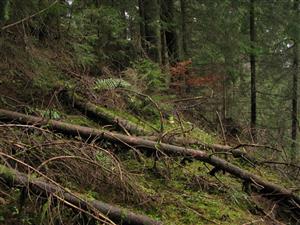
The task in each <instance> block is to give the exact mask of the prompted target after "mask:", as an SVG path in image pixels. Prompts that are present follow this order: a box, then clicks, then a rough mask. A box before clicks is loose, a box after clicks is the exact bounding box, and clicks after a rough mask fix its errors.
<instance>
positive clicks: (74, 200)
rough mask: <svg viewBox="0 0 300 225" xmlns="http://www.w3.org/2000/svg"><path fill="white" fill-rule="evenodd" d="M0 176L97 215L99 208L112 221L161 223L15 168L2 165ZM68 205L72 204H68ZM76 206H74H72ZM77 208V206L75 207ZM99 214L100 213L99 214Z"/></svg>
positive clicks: (144, 224)
mask: <svg viewBox="0 0 300 225" xmlns="http://www.w3.org/2000/svg"><path fill="white" fill-rule="evenodd" d="M0 177H1V178H3V179H4V180H5V181H6V182H7V183H8V184H9V185H10V186H13V187H15V186H16V187H20V186H21V187H25V188H29V189H30V190H31V191H32V192H33V193H34V194H36V195H38V196H39V197H40V196H41V195H42V196H47V197H48V196H50V195H51V197H53V198H55V199H56V200H58V201H61V199H63V201H62V203H65V202H66V201H67V202H68V203H70V204H72V205H74V206H75V207H78V208H80V209H84V210H87V211H88V212H89V213H92V214H94V215H97V214H98V213H97V212H95V209H96V210H99V211H100V212H101V213H102V214H104V215H106V216H107V217H108V218H109V219H111V220H112V221H114V222H116V223H118V224H123V225H125V224H126V225H159V224H161V223H160V222H158V221H155V220H152V219H150V218H149V217H147V216H143V215H138V214H135V213H132V212H130V211H126V210H125V209H121V208H118V207H116V206H113V205H109V204H107V203H104V202H101V201H97V200H82V198H78V197H77V196H75V195H73V194H71V193H69V192H66V191H65V190H63V189H62V188H60V187H58V186H55V185H53V184H50V183H47V182H44V181H42V180H40V179H37V178H33V177H29V175H27V174H24V173H20V172H19V171H16V170H14V169H10V168H8V167H6V166H3V165H0ZM66 206H70V205H69V204H66ZM72 208H74V207H72ZM75 209H76V208H75ZM97 216H98V215H97Z"/></svg>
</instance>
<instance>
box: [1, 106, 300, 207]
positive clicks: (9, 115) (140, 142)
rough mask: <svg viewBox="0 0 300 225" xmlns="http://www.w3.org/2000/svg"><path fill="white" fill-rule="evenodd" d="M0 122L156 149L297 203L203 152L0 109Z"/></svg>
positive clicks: (287, 194) (275, 187) (276, 188)
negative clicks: (193, 161) (218, 171)
mask: <svg viewBox="0 0 300 225" xmlns="http://www.w3.org/2000/svg"><path fill="white" fill-rule="evenodd" d="M0 120H2V121H5V120H6V121H7V120H8V121H17V122H20V123H25V124H33V125H35V126H42V125H47V126H48V127H49V128H50V129H52V130H57V131H59V132H62V133H64V134H68V135H75V136H77V135H80V136H81V137H83V138H88V139H91V138H94V139H99V138H100V139H101V138H104V139H107V140H110V141H114V142H119V143H120V144H122V143H126V144H128V145H132V146H135V147H140V148H141V147H142V148H144V149H148V150H150V151H153V152H157V150H158V149H159V150H160V151H161V152H163V153H165V154H168V155H175V156H182V157H189V158H191V159H195V160H199V161H202V162H206V163H208V164H210V165H212V166H214V167H215V170H223V171H226V172H228V173H230V174H232V175H234V176H236V177H237V178H240V179H242V180H244V182H246V183H251V184H253V185H256V186H257V188H258V189H259V192H260V193H266V194H267V196H268V197H272V196H273V197H275V198H282V199H285V200H291V201H294V202H296V203H297V204H300V197H299V196H297V195H295V194H294V193H293V192H292V191H291V190H289V189H286V188H284V187H282V186H279V185H277V184H273V183H271V182H268V181H265V180H264V179H263V178H261V177H259V176H257V175H255V174H252V173H250V172H248V171H246V170H243V169H241V168H239V167H237V166H235V165H233V164H231V163H229V162H227V161H226V160H223V159H221V158H219V157H216V156H214V155H211V154H209V153H207V152H204V151H200V150H194V149H189V148H185V147H179V146H175V145H170V144H165V143H158V142H155V141H149V140H146V139H142V138H139V137H133V136H125V135H122V134H118V133H113V132H106V131H101V130H97V129H93V128H89V127H83V126H78V125H72V124H68V123H63V122H60V121H55V120H46V119H43V118H40V117H34V116H28V115H24V114H21V113H17V112H12V111H9V110H4V109H0Z"/></svg>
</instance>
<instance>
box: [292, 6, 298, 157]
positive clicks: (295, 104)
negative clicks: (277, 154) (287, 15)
mask: <svg viewBox="0 0 300 225" xmlns="http://www.w3.org/2000/svg"><path fill="white" fill-rule="evenodd" d="M298 23H299V0H294V18H293V29H294V30H293V34H294V35H292V36H293V37H292V38H293V41H294V46H293V83H292V85H293V87H292V129H291V131H292V133H291V137H292V145H291V148H292V154H291V157H292V160H295V158H296V156H297V155H296V149H297V148H296V142H297V130H298V76H299V47H298V45H299V24H298Z"/></svg>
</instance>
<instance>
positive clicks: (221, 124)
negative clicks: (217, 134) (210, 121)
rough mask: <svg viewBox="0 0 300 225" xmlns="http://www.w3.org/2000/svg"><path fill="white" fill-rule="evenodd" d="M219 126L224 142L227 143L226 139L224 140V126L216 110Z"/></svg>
mask: <svg viewBox="0 0 300 225" xmlns="http://www.w3.org/2000/svg"><path fill="white" fill-rule="evenodd" d="M216 114H217V117H218V120H219V123H220V126H221V130H222V136H223V140H224V144H225V145H227V141H226V136H225V130H224V126H223V123H222V120H221V117H220V114H219V113H218V111H216Z"/></svg>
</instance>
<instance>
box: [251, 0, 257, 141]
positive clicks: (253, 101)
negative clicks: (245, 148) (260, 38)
mask: <svg viewBox="0 0 300 225" xmlns="http://www.w3.org/2000/svg"><path fill="white" fill-rule="evenodd" d="M254 6H255V0H250V41H251V53H250V67H251V134H252V137H253V140H254V141H256V139H257V135H256V68H255V66H256V58H255V41H256V32H255V12H254V11H255V10H254Z"/></svg>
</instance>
